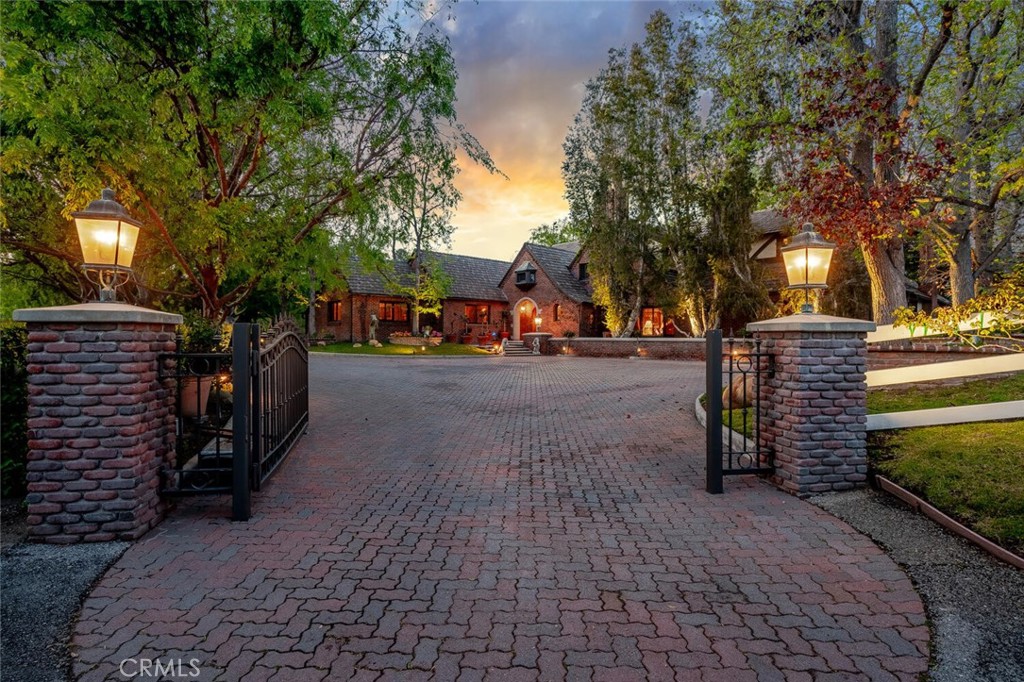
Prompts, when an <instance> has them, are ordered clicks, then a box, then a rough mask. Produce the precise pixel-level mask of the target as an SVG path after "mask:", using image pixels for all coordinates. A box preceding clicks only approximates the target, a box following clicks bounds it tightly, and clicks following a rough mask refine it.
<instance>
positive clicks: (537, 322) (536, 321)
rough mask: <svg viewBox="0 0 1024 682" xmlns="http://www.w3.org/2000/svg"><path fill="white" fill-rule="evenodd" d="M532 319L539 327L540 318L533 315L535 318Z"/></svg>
mask: <svg viewBox="0 0 1024 682" xmlns="http://www.w3.org/2000/svg"><path fill="white" fill-rule="evenodd" d="M533 321H534V322H535V323H536V325H537V328H538V329H540V318H539V317H535V318H533Z"/></svg>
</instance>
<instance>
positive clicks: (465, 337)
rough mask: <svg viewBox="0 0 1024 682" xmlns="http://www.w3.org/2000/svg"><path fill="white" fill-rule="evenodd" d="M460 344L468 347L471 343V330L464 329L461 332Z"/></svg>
mask: <svg viewBox="0 0 1024 682" xmlns="http://www.w3.org/2000/svg"><path fill="white" fill-rule="evenodd" d="M462 343H464V344H466V345H470V344H472V343H473V330H472V329H470V328H468V327H467V328H466V329H463V330H462Z"/></svg>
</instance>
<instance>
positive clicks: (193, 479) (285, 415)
mask: <svg viewBox="0 0 1024 682" xmlns="http://www.w3.org/2000/svg"><path fill="white" fill-rule="evenodd" d="M163 360H164V362H163V363H162V366H164V367H165V368H167V370H168V371H165V372H164V378H174V379H175V380H176V384H177V390H178V399H177V419H176V424H177V426H176V435H177V443H178V452H177V462H176V465H175V466H174V467H168V468H167V469H166V470H165V471H164V475H163V477H162V482H161V492H162V493H164V494H166V495H190V494H204V493H226V492H230V493H231V495H232V502H231V516H232V519H234V520H236V521H246V520H248V519H249V517H250V516H251V513H252V496H251V493H252V491H253V490H260V488H261V487H262V486H263V483H264V482H265V481H266V480H267V479H268V478H269V477H270V476H271V475H272V474H273V473H274V471H275V470H276V469H277V468H278V466H279V465H280V464H281V462H283V461H284V459H285V457H286V456H287V455H288V453H289V452H290V451H291V449H292V447H293V446H294V445H295V443H296V442H297V441H298V440H299V438H300V437H301V436H302V434H303V433H305V431H306V428H307V426H308V425H309V353H308V349H307V348H306V344H305V342H304V341H303V340H302V337H301V336H299V334H298V330H297V329H296V328H295V326H294V325H292V324H288V323H279V324H277V325H275V326H273V327H271V328H270V330H269V331H268V334H267V335H266V336H265V337H261V336H260V330H259V326H258V325H255V324H246V323H241V322H238V323H235V324H234V325H232V335H231V352H230V353H204V354H185V353H174V354H171V355H166V356H164V357H163ZM192 377H198V378H199V379H198V381H199V382H201V383H200V384H199V386H198V387H197V388H193V386H194V385H195V384H194V382H193V381H192V380H191V379H192ZM203 377H208V378H209V379H208V382H207V380H206V379H204V378H203ZM202 382H207V383H205V384H204V383H202ZM211 385H212V387H213V388H210V389H208V388H207V387H208V386H211ZM214 389H215V390H214ZM207 390H210V391H211V393H210V397H209V399H208V400H207V401H206V402H202V401H201V403H202V404H201V406H200V407H198V408H197V410H196V413H195V414H190V412H189V410H187V409H184V408H185V407H187V403H189V402H191V401H190V398H191V397H192V396H191V395H190V391H196V395H197V396H200V395H206V393H205V392H206V391H207ZM226 396H229V397H226ZM228 402H229V403H230V410H227V408H226V407H225V405H226V404H227V403H228Z"/></svg>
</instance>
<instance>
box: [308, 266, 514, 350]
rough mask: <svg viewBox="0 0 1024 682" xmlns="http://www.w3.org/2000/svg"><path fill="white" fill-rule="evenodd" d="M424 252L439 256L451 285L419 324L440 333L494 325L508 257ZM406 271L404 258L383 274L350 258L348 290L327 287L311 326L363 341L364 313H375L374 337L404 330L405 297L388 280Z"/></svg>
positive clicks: (408, 321) (366, 331) (407, 322)
mask: <svg viewBox="0 0 1024 682" xmlns="http://www.w3.org/2000/svg"><path fill="white" fill-rule="evenodd" d="M429 255H430V256H431V257H434V258H437V259H439V260H440V262H441V267H442V268H443V269H444V271H445V272H446V273H447V274H448V275H449V277H450V278H451V287H450V291H449V292H448V297H447V298H446V299H445V300H444V301H443V302H442V307H441V313H440V314H438V315H420V329H423V328H425V327H428V326H429V327H431V328H432V329H436V330H437V331H440V332H442V333H443V334H445V335H446V336H447V335H450V334H454V335H461V334H462V333H463V332H464V331H466V330H469V331H470V332H472V333H473V334H474V336H477V335H480V334H485V333H490V332H496V331H499V328H500V327H501V323H502V315H501V313H502V311H504V310H505V309H506V308H507V307H508V301H507V299H506V297H505V293H504V291H502V289H501V288H500V287H499V286H498V283H499V282H500V281H501V279H502V277H503V276H504V274H505V272H506V270H507V269H508V266H509V263H508V261H500V260H493V259H490V258H477V257H475V256H459V255H455V254H448V253H432V254H429ZM411 274H412V270H411V264H410V263H409V262H408V261H405V260H401V259H399V260H396V261H394V262H393V263H392V270H391V271H390V272H388V273H386V276H385V273H381V272H367V271H365V270H364V269H363V268H362V267H361V266H360V263H359V262H358V260H356V259H353V261H352V262H351V263H350V267H349V274H348V275H346V277H345V280H346V283H347V284H348V291H344V292H333V293H331V294H330V295H329V296H328V300H327V301H326V302H325V303H322V304H320V305H318V306H317V311H316V314H317V319H316V328H317V330H318V331H319V332H320V333H322V334H329V335H332V336H334V337H335V338H336V339H339V340H347V341H367V340H369V338H370V315H374V314H375V315H376V316H377V320H378V327H377V338H378V339H384V338H387V336H388V335H389V334H393V333H394V332H403V331H404V332H407V331H409V330H410V329H411V327H412V317H411V315H410V309H409V301H408V299H405V298H403V297H402V296H400V295H399V294H397V293H396V291H395V288H394V286H393V285H391V286H389V281H390V282H395V281H400V280H401V279H402V278H405V277H408V276H410V275H411Z"/></svg>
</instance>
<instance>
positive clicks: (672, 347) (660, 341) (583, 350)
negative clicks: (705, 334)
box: [541, 337, 753, 362]
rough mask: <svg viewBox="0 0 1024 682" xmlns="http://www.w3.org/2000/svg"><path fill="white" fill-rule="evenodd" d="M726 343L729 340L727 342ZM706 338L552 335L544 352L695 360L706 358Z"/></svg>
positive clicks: (742, 341)
mask: <svg viewBox="0 0 1024 682" xmlns="http://www.w3.org/2000/svg"><path fill="white" fill-rule="evenodd" d="M751 343H753V341H752V340H750V339H737V341H736V347H747V346H748V345H749V344H751ZM725 345H726V347H727V346H728V343H726V344H725ZM704 348H705V343H704V339H690V338H687V339H667V338H660V337H659V338H645V337H641V338H639V339H634V338H627V339H610V338H600V337H586V338H576V339H567V338H565V337H553V338H551V339H548V341H547V343H545V344H544V345H543V346H542V347H541V353H543V354H544V355H578V356H580V357H585V358H628V357H634V356H636V355H637V349H639V355H640V357H643V358H653V359H657V360H694V361H700V362H703V361H704V358H705V353H704Z"/></svg>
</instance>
